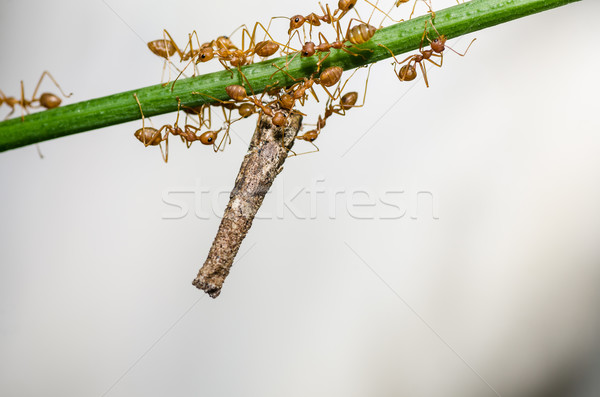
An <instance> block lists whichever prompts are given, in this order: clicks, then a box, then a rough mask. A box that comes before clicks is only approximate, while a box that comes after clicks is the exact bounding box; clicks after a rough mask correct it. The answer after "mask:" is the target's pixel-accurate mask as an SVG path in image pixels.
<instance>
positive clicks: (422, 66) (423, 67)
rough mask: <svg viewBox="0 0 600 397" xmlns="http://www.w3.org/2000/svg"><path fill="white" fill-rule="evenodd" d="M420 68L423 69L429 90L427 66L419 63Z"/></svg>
mask: <svg viewBox="0 0 600 397" xmlns="http://www.w3.org/2000/svg"><path fill="white" fill-rule="evenodd" d="M419 67H420V68H421V72H423V79H424V80H425V85H426V86H427V88H429V81H428V80H427V69H426V68H425V65H423V62H419Z"/></svg>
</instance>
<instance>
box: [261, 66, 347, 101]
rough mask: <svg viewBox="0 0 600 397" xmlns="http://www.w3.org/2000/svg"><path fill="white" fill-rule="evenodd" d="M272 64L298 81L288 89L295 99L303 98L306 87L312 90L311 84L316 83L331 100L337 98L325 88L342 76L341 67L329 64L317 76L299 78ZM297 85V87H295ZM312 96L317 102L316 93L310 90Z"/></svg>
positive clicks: (332, 84) (335, 82)
mask: <svg viewBox="0 0 600 397" xmlns="http://www.w3.org/2000/svg"><path fill="white" fill-rule="evenodd" d="M272 66H274V67H275V68H277V69H278V71H279V72H283V73H285V74H286V75H288V77H289V78H291V79H292V80H294V81H298V83H296V84H294V85H293V86H292V87H291V88H290V90H291V92H292V96H293V97H294V98H295V100H298V99H301V98H305V96H306V94H305V92H306V90H307V89H311V90H312V86H313V84H315V83H316V84H318V85H320V86H321V87H323V89H324V90H325V92H326V93H327V95H329V97H330V98H332V99H333V100H335V99H337V98H336V97H334V96H333V95H332V94H331V93H330V92H329V90H327V87H333V86H334V85H336V84H337V83H338V82H339V81H340V78H341V77H342V73H343V72H344V69H342V68H341V67H339V66H330V67H328V68H327V69H325V70H323V71H322V72H321V74H320V75H319V77H318V78H314V77H313V76H311V77H310V78H307V77H303V78H301V79H297V78H295V77H294V76H292V75H291V74H289V73H288V72H287V71H286V70H285V69H284V68H280V67H279V66H277V65H276V64H273V65H272ZM276 73H277V72H275V73H273V75H271V78H272V77H273V76H274V75H275V74H276ZM296 86H297V87H296ZM312 93H313V96H314V97H315V99H317V102H318V98H317V97H316V94H314V91H312ZM301 105H304V101H302V102H301Z"/></svg>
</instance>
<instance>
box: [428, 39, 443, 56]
mask: <svg viewBox="0 0 600 397" xmlns="http://www.w3.org/2000/svg"><path fill="white" fill-rule="evenodd" d="M445 48H446V36H444V35H441V36H440V37H438V38H437V39H435V40H433V41H432V42H431V49H432V50H433V51H434V52H436V53H438V54H439V53H441V52H442V51H444V49H445Z"/></svg>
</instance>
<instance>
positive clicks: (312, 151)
mask: <svg viewBox="0 0 600 397" xmlns="http://www.w3.org/2000/svg"><path fill="white" fill-rule="evenodd" d="M296 139H298V138H296ZM301 140H304V139H301ZM307 142H308V143H310V144H311V145H313V146H314V147H315V149H316V150H311V151H310V152H303V153H296V152H293V151H291V150H290V151H291V152H292V153H294V154H293V155H291V156H288V157H296V156H302V155H303V154H310V153H316V152H318V151H319V147H318V146H317V145H315V143H314V142H311V141H307Z"/></svg>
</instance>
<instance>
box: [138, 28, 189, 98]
mask: <svg viewBox="0 0 600 397" xmlns="http://www.w3.org/2000/svg"><path fill="white" fill-rule="evenodd" d="M167 37H168V39H167ZM147 45H148V49H149V50H150V51H151V52H152V53H153V54H154V55H157V56H159V57H161V58H163V59H164V62H163V69H162V74H161V77H160V81H161V83H162V82H163V81H164V78H165V69H166V68H167V63H169V64H171V65H173V63H172V62H171V57H172V56H173V55H175V54H177V55H179V60H180V61H185V60H187V59H189V57H191V56H192V54H193V49H191V48H190V51H189V52H185V50H186V49H187V47H188V46H190V45H191V36H190V38H189V40H188V45H187V46H186V48H185V49H184V50H183V51H182V50H181V49H179V47H178V46H177V43H175V40H173V37H171V35H170V34H169V32H167V30H166V29H163V38H162V39H158V40H153V41H150V42H148V43H147ZM190 47H191V46H190ZM173 67H175V66H174V65H173ZM175 69H176V70H177V71H178V72H180V73H183V72H182V71H180V70H179V69H178V68H177V67H175ZM169 81H171V68H170V67H169ZM167 84H169V83H168V82H167V83H165V84H163V86H165V85H167Z"/></svg>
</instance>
